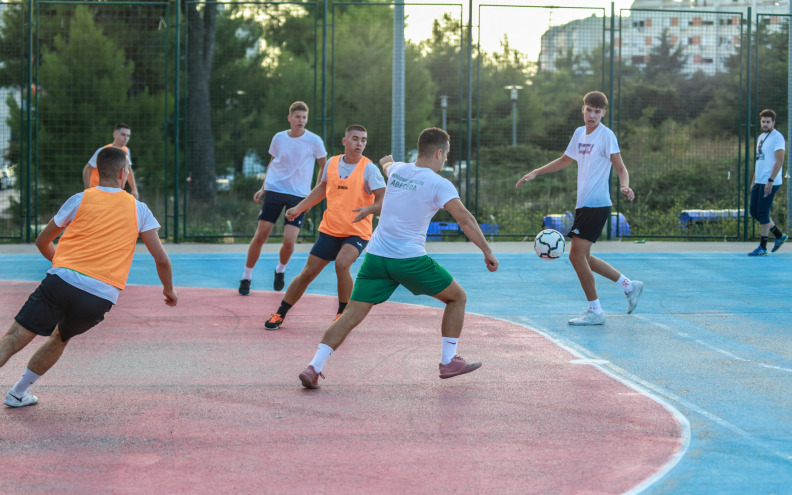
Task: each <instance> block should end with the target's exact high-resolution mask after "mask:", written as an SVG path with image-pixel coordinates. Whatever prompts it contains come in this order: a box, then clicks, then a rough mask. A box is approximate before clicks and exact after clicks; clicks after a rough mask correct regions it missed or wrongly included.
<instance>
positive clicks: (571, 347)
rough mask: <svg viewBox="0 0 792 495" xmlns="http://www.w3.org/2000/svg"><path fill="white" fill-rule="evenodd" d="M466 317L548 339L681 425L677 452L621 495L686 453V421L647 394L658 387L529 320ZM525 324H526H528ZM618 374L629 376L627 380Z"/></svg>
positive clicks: (649, 481) (647, 482) (658, 475)
mask: <svg viewBox="0 0 792 495" xmlns="http://www.w3.org/2000/svg"><path fill="white" fill-rule="evenodd" d="M469 314H475V315H477V316H483V317H485V318H492V319H494V320H501V321H504V322H507V323H514V324H517V325H521V326H523V327H525V328H528V329H529V330H531V331H533V332H536V333H538V334H539V335H541V336H542V337H544V338H545V339H547V340H549V341H550V342H552V343H553V344H555V345H557V346H558V347H560V348H562V349H564V350H565V351H567V352H568V353H570V354H572V355H573V356H576V357H577V358H578V359H582V360H584V361H583V362H582V363H578V364H589V365H591V366H594V367H595V368H597V369H598V370H599V371H601V372H602V373H604V374H605V375H607V376H609V377H611V378H612V379H614V380H616V381H617V382H619V383H621V384H623V385H625V386H627V387H628V388H631V389H632V390H635V391H636V392H638V393H639V394H641V395H644V396H646V397H648V398H649V399H651V400H653V401H655V402H656V403H658V404H660V405H661V406H662V407H663V408H664V409H665V410H666V411H668V412H669V413H671V415H672V416H673V417H674V419H676V420H677V422H678V423H679V424H680V425H681V426H682V438H681V441H682V444H681V446H680V449H679V450H678V451H677V452H676V453H675V454H674V455H672V456H671V458H670V459H669V460H668V461H667V462H666V463H665V464H663V466H662V467H661V468H660V469H659V470H658V471H657V472H656V473H655V474H653V475H652V476H650V477H648V478H646V479H645V480H644V481H642V482H641V483H639V484H638V485H636V486H634V487H633V488H631V489H630V490H628V491H626V492H624V493H625V495H636V494H638V493H641V492H642V491H644V490H646V489H647V488H649V487H650V486H652V485H653V484H655V483H656V482H657V481H659V480H660V479H661V478H663V477H664V476H665V475H666V474H668V473H669V472H670V471H671V470H672V469H673V468H674V467H675V466H676V465H677V464H679V461H681V460H682V458H683V457H684V456H685V454H686V453H687V451H688V447H689V446H690V422H689V421H688V419H687V418H686V417H685V415H683V414H682V413H681V412H680V411H679V410H678V409H676V408H675V407H674V406H672V405H671V404H670V403H669V402H667V401H666V400H664V399H662V398H661V397H659V396H657V395H655V394H653V393H651V392H650V391H649V390H650V389H651V390H655V391H657V390H658V387H656V386H654V385H652V384H651V383H648V382H646V381H644V380H641V379H640V378H638V377H636V376H634V375H631V374H630V373H627V372H626V371H625V370H623V369H621V368H618V367H616V366H614V365H613V364H611V363H610V362H609V361H608V360H606V359H603V358H601V357H600V356H597V355H596V354H594V353H592V352H591V351H589V350H588V349H585V348H583V347H580V346H578V345H576V344H574V343H571V342H564V341H562V340H560V339H558V338H556V337H554V336H553V335H551V332H550V331H549V330H547V329H545V328H542V327H541V326H539V325H536V324H535V323H534V322H533V321H531V320H530V319H528V318H523V317H520V318H519V320H523V321H513V320H507V319H504V318H497V317H493V316H490V315H482V314H479V313H469ZM528 323H530V325H529V324H528ZM606 365H607V366H608V367H609V368H610V369H608V368H606V367H605V366H606ZM617 373H618V374H617ZM620 375H626V376H629V379H627V378H625V377H624V376H620ZM663 395H669V394H667V393H663Z"/></svg>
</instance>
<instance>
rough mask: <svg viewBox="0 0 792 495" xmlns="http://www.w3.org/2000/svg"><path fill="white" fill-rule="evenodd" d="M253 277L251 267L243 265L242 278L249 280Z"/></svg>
mask: <svg viewBox="0 0 792 495" xmlns="http://www.w3.org/2000/svg"><path fill="white" fill-rule="evenodd" d="M252 278H253V268H249V267H247V266H246V267H245V271H244V272H242V280H251V279H252Z"/></svg>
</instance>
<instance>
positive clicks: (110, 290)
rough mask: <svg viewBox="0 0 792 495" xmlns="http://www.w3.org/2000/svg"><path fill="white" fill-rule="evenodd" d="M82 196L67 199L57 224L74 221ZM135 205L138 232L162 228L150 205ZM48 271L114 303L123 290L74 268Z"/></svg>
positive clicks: (107, 190)
mask: <svg viewBox="0 0 792 495" xmlns="http://www.w3.org/2000/svg"><path fill="white" fill-rule="evenodd" d="M96 187H97V188H98V189H101V190H102V191H105V192H110V193H119V192H121V189H118V188H117V187H104V186H96ZM82 198H83V193H81V192H79V193H77V194H75V195H74V196H72V197H71V198H69V199H67V200H66V202H65V203H63V206H61V208H60V210H58V213H56V214H55V217H54V218H53V220H54V221H55V225H57V226H58V227H66V226H68V225H69V224H70V223H72V220H74V216H75V215H77V209H78V208H79V207H80V203H82ZM135 205H136V206H137V222H138V232H148V231H149V230H153V229H158V228H160V224H159V222H157V219H156V218H154V214H153V213H151V210H149V207H148V206H146V204H145V203H141V202H140V201H138V200H135ZM47 273H49V274H52V275H57V276H58V277H60V278H61V279H62V280H63V281H64V282H66V283H67V284H69V285H72V286H74V287H77V288H78V289H82V290H84V291H85V292H88V293H89V294H93V295H95V296H96V297H101V298H102V299H106V300H108V301H110V302H111V303H113V304H115V303H116V301H118V294H119V293H120V292H121V289H118V288H116V287H113V286H112V285H110V284H107V283H105V282H102V281H99V280H96V279H95V278H92V277H89V276H88V275H83V274H82V273H78V272H75V271H74V270H70V269H68V268H63V267H59V268H50V269H49V270H48V271H47Z"/></svg>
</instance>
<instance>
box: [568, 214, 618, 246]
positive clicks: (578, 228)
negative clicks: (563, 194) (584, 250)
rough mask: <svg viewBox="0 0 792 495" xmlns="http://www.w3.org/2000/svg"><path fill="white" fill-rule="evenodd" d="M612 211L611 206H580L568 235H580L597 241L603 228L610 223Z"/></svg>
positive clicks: (582, 237) (588, 239)
mask: <svg viewBox="0 0 792 495" xmlns="http://www.w3.org/2000/svg"><path fill="white" fill-rule="evenodd" d="M610 211H611V207H610V206H600V207H598V208H589V207H587V206H584V207H583V208H578V209H577V210H575V220H574V222H572V228H571V229H570V230H569V233H568V234H567V237H580V238H581V239H585V240H587V241H591V242H597V239H599V237H600V235H602V229H603V228H605V224H606V223H608V217H609V216H610Z"/></svg>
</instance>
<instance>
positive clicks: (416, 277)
mask: <svg viewBox="0 0 792 495" xmlns="http://www.w3.org/2000/svg"><path fill="white" fill-rule="evenodd" d="M453 281H454V277H452V276H451V274H450V273H448V270H446V269H445V268H443V267H442V266H440V264H439V263H437V262H436V261H435V260H433V259H432V258H430V257H429V256H426V255H424V256H418V257H417V258H405V259H394V258H383V257H382V256H376V255H373V254H369V253H366V257H365V258H364V259H363V265H362V266H361V267H360V271H359V272H358V274H357V279H355V287H354V288H353V289H352V297H351V298H350V299H351V300H352V301H360V302H366V303H374V304H379V303H381V302H385V301H387V300H388V298H389V297H390V296H391V294H393V291H395V290H396V288H397V287H398V286H399V285H403V286H404V287H405V288H406V289H407V290H409V291H410V292H412V293H413V294H415V295H416V296H418V295H421V294H426V295H428V296H434V295H436V294H439V293H441V292H443V291H444V290H445V289H446V288H447V287H448V286H449V285H451V282H453Z"/></svg>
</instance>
